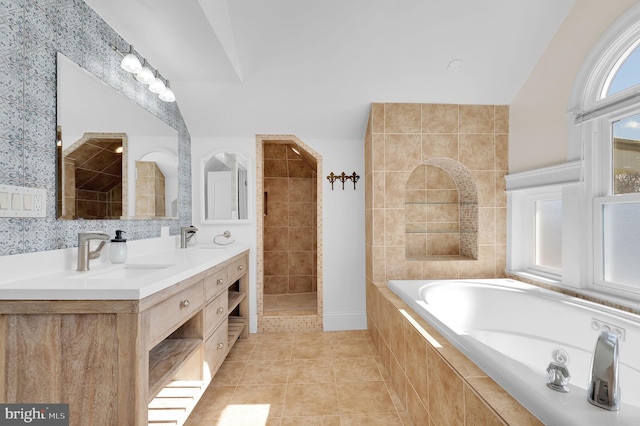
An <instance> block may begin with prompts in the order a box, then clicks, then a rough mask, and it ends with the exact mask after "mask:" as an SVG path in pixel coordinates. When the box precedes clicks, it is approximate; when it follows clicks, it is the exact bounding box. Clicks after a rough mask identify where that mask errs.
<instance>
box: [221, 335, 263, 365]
mask: <svg viewBox="0 0 640 426" xmlns="http://www.w3.org/2000/svg"><path fill="white" fill-rule="evenodd" d="M255 346H256V341H255V340H253V339H239V340H237V341H236V343H235V344H234V345H233V347H232V348H231V351H230V352H229V355H227V358H226V359H225V360H226V361H246V360H248V359H249V357H250V356H251V352H253V348H255Z"/></svg>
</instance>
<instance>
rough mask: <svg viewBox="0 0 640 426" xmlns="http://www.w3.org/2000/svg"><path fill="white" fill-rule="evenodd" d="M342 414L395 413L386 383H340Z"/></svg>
mask: <svg viewBox="0 0 640 426" xmlns="http://www.w3.org/2000/svg"><path fill="white" fill-rule="evenodd" d="M336 389H337V392H338V404H339V406H340V414H342V415H344V414H370V413H395V412H396V407H395V405H394V404H393V401H392V399H391V395H390V394H389V391H388V390H387V386H386V385H385V383H384V382H360V383H338V384H337V385H336Z"/></svg>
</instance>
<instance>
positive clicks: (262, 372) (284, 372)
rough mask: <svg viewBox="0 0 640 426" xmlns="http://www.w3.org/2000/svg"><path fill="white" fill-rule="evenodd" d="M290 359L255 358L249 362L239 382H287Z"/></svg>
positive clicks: (245, 383)
mask: <svg viewBox="0 0 640 426" xmlns="http://www.w3.org/2000/svg"><path fill="white" fill-rule="evenodd" d="M288 374H289V361H269V360H255V361H250V362H247V365H246V367H245V369H244V373H243V374H242V377H241V378H240V382H239V384H241V385H250V384H261V385H271V384H286V383H287V376H288Z"/></svg>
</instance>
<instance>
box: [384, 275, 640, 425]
mask: <svg viewBox="0 0 640 426" xmlns="http://www.w3.org/2000/svg"><path fill="white" fill-rule="evenodd" d="M388 287H389V289H391V290H392V291H393V292H394V293H396V294H397V295H398V296H400V298H402V300H404V301H405V303H407V304H408V305H409V306H411V308H412V309H413V310H414V311H415V312H416V313H417V314H418V315H420V316H421V317H422V318H424V319H425V320H426V321H427V322H429V323H430V324H431V325H432V326H434V328H436V329H437V330H438V331H439V332H440V333H441V334H442V335H443V336H444V337H445V338H446V339H447V340H449V341H450V342H451V343H452V344H453V345H454V346H456V347H457V348H458V349H459V350H460V351H462V352H463V353H464V354H465V355H466V356H467V357H468V358H469V359H470V360H471V361H473V362H474V363H475V364H476V365H478V366H479V367H480V368H481V369H482V370H483V371H484V372H485V373H486V374H487V375H489V376H490V377H491V378H493V379H494V380H495V381H496V382H497V383H498V384H499V385H500V386H502V387H503V388H504V389H505V390H506V391H507V392H509V393H510V394H511V395H512V396H513V397H514V398H516V399H517V400H518V401H519V402H520V403H521V404H522V405H524V406H525V407H526V408H527V409H528V410H529V411H531V412H532V413H533V414H534V415H535V416H536V417H538V419H540V420H541V421H542V422H543V423H544V424H545V425H549V426H554V425H558V426H566V425H581V426H585V425H594V426H595V425H597V426H608V425H640V316H638V315H634V314H630V313H627V312H624V311H620V310H617V309H612V308H608V307H606V306H602V305H599V304H596V303H592V302H588V301H585V300H581V299H578V298H575V297H570V296H566V295H563V294H560V293H557V292H553V291H550V290H546V289H543V288H540V287H536V286H532V285H529V284H525V283H522V282H519V281H514V280H510V279H495V280H442V281H409V280H392V281H389V283H388ZM609 329H610V330H613V331H616V332H617V333H620V334H621V336H620V338H619V379H620V380H619V383H620V409H619V411H608V410H605V409H602V408H598V407H596V406H594V405H592V404H590V403H589V402H588V401H587V385H588V383H587V382H588V380H589V373H590V364H591V356H592V353H593V350H594V347H595V344H596V340H597V338H598V336H599V335H600V333H601V331H603V330H609ZM558 357H567V358H568V363H567V368H568V369H569V372H570V374H571V379H570V382H569V385H568V388H569V392H568V393H561V392H557V391H554V390H552V389H550V388H548V387H547V386H546V383H547V373H546V369H547V366H548V365H549V363H550V362H551V361H553V360H554V359H556V358H558Z"/></svg>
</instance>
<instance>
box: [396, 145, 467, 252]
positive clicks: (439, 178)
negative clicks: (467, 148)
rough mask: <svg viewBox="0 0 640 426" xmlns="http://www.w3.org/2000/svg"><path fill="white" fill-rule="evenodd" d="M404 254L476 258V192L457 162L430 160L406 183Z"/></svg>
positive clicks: (441, 159)
mask: <svg viewBox="0 0 640 426" xmlns="http://www.w3.org/2000/svg"><path fill="white" fill-rule="evenodd" d="M405 254H406V258H407V260H475V259H477V258H478V191H477V189H476V184H475V182H474V180H473V177H472V176H471V173H469V170H467V168H466V167H465V166H463V165H462V164H461V163H459V162H458V161H455V160H452V159H450V158H445V157H435V158H430V159H428V160H427V161H425V162H424V163H422V164H420V165H419V166H418V167H416V168H415V169H414V170H413V172H412V173H411V175H410V177H409V179H408V180H407V185H406V189H405Z"/></svg>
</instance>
